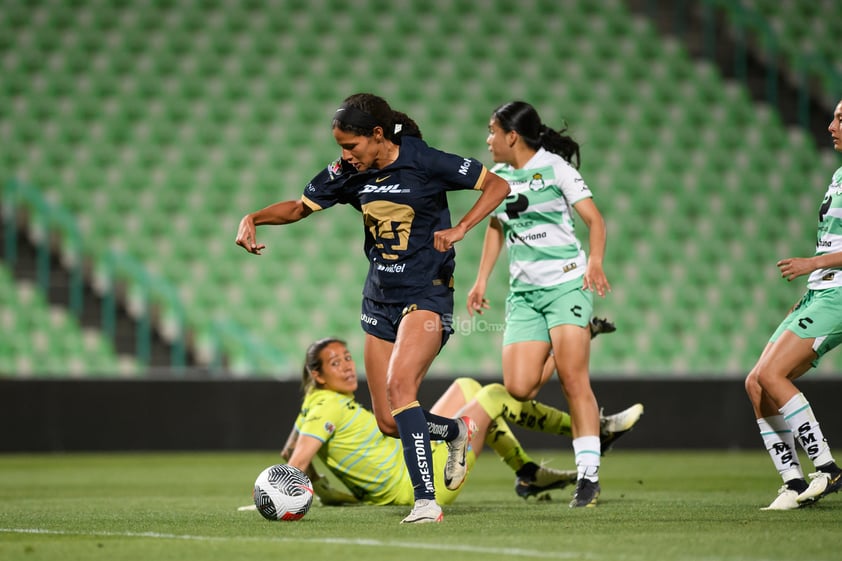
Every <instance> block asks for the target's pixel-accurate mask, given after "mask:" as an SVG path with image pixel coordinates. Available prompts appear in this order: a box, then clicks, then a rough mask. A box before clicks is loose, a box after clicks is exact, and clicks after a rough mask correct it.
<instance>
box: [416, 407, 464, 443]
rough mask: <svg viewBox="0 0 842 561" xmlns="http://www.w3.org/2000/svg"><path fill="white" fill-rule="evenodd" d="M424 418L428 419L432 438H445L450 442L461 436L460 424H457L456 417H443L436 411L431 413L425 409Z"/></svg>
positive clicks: (428, 427)
mask: <svg viewBox="0 0 842 561" xmlns="http://www.w3.org/2000/svg"><path fill="white" fill-rule="evenodd" d="M424 418H425V419H427V429H428V430H429V431H430V440H444V441H445V442H450V441H451V440H453V439H454V438H456V437H457V436H459V425H457V424H456V419H451V418H450V417H442V416H441V415H436V414H435V413H430V412H429V411H427V410H426V409H424Z"/></svg>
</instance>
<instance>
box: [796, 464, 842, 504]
mask: <svg viewBox="0 0 842 561" xmlns="http://www.w3.org/2000/svg"><path fill="white" fill-rule="evenodd" d="M810 479H811V480H812V481H810V485H809V486H808V487H807V489H806V490H805V491H804V492H802V493H801V494H800V495H798V498H797V499H796V500H797V501H798V504H801V505H804V504H808V503H814V502H816V501H818V500H819V499H821V498H822V497H824V496H827V495H829V494H831V493H835V492H837V491H838V490H839V489H840V488H842V471H838V472H836V473H835V474H830V473H826V472H823V471H820V472H817V473H811V474H810Z"/></svg>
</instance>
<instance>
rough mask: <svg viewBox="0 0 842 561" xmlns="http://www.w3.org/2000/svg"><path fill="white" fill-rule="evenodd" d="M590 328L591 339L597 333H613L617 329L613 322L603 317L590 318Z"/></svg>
mask: <svg viewBox="0 0 842 561" xmlns="http://www.w3.org/2000/svg"><path fill="white" fill-rule="evenodd" d="M590 330H591V339H593V338H594V337H596V336H597V335H599V334H600V333H614V332H615V331H617V326H616V325H614V322H611V321H608V320H607V319H605V318H596V317H594V318H591V323H590Z"/></svg>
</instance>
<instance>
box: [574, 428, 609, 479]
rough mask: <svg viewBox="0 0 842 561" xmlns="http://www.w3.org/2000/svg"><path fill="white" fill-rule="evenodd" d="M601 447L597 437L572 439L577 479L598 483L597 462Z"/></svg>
mask: <svg viewBox="0 0 842 561" xmlns="http://www.w3.org/2000/svg"><path fill="white" fill-rule="evenodd" d="M601 450H602V449H601V445H600V442H599V437H598V436H580V437H579V438H574V439H573V453H574V454H576V469H577V470H578V471H579V479H582V478H587V479H590V480H591V481H599V460H600V453H601Z"/></svg>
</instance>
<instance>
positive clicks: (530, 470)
mask: <svg viewBox="0 0 842 561" xmlns="http://www.w3.org/2000/svg"><path fill="white" fill-rule="evenodd" d="M538 467H539V466H538V464H536V463H535V462H526V463H525V464H523V466H521V468H520V469H519V470H517V471H516V472H515V475H517V476H518V477H525V478H527V479H532V478H534V477H535V474H536V473H538Z"/></svg>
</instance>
